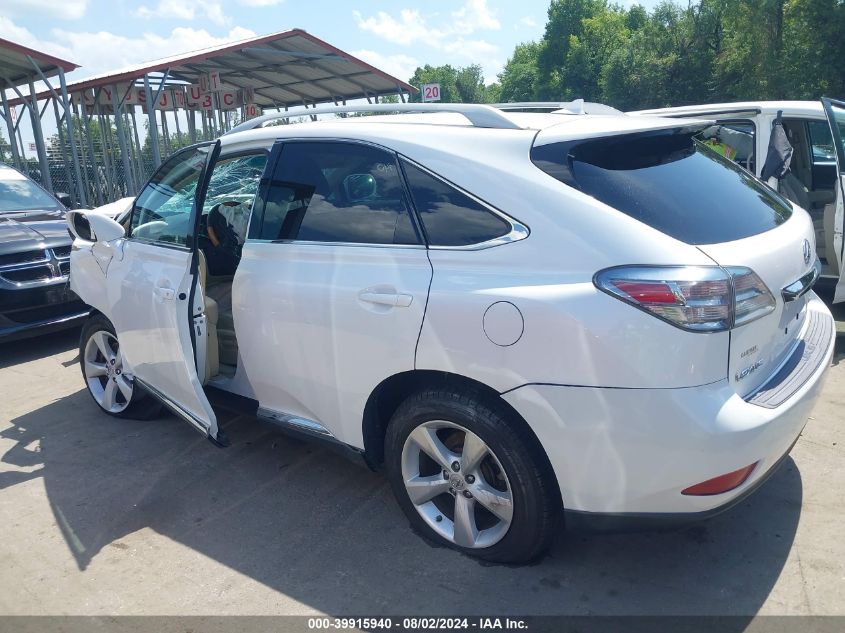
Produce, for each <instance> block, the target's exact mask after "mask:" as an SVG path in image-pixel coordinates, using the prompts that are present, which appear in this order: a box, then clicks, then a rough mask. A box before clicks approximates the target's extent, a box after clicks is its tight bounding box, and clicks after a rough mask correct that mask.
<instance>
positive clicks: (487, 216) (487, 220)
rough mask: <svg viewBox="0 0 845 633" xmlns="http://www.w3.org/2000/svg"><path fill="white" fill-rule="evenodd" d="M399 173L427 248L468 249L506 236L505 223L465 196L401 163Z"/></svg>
mask: <svg viewBox="0 0 845 633" xmlns="http://www.w3.org/2000/svg"><path fill="white" fill-rule="evenodd" d="M402 169H403V170H404V171H405V176H406V178H407V179H408V188H409V189H410V190H411V196H412V197H413V199H414V206H416V208H417V211H418V212H419V214H420V219H421V220H422V223H423V226H424V227H425V233H426V236H427V237H428V243H429V244H430V245H431V246H470V245H472V244H481V243H483V242H489V241H490V240H493V239H496V238H497V237H502V236H503V235H507V234H508V233H510V231H511V225H510V223H509V222H507V221H506V220H504V219H503V218H501V217H499V216H498V215H496V214H495V213H493V212H491V211H490V210H489V209H487V208H486V207H484V206H483V205H482V204H481V203H479V202H476V201H475V200H473V199H472V198H470V197H469V196H467V195H466V194H463V193H461V192H460V191H458V190H457V189H455V188H454V187H451V186H450V185H448V184H447V183H445V182H443V181H442V180H440V179H438V178H435V177H434V176H432V175H430V174H428V173H426V172H425V171H423V170H422V169H420V168H419V167H416V166H414V165H412V164H411V163H409V162H406V161H404V160H403V161H402Z"/></svg>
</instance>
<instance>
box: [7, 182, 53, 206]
mask: <svg viewBox="0 0 845 633" xmlns="http://www.w3.org/2000/svg"><path fill="white" fill-rule="evenodd" d="M58 208H59V204H58V202H56V200H55V199H54V198H53V197H52V196H51V195H50V194H49V193H47V192H46V191H44V190H43V189H42V188H41V187H39V186H38V185H36V184H35V183H34V182H32V181H31V180H27V179H24V178H21V179H19V180H18V179H15V180H0V213H9V212H11V211H32V210H35V209H39V210H40V209H58Z"/></svg>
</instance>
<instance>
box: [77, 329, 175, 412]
mask: <svg viewBox="0 0 845 633" xmlns="http://www.w3.org/2000/svg"><path fill="white" fill-rule="evenodd" d="M79 364H80V367H81V369H82V377H83V379H84V380H85V386H86V387H87V388H88V393H89V394H91V397H92V398H93V399H94V402H96V403H97V406H99V407H100V409H102V410H103V411H105V412H106V413H108V414H109V415H113V416H115V417H119V418H133V419H142V420H146V419H150V418H152V417H154V416H156V415H158V414H159V413H160V412H161V405H160V404H159V403H158V402H156V401H155V400H153V398H151V397H150V396H149V395H148V394H146V393H144V392H143V391H141V390H140V389H138V388H137V387H136V386H135V384H134V381H133V380H132V377H131V376H130V375H128V374H126V373H124V367H123V355H122V354H121V352H120V343H119V341H118V340H117V335H116V334H115V332H114V327H113V326H112V324H111V322H110V321H109V320H108V319H106V318H105V317H104V316H102V315H99V314H98V315H95V316H93V317H91V318H90V319H89V320H88V321H87V322H86V323H85V325H84V326H83V328H82V336H81V337H80V342H79Z"/></svg>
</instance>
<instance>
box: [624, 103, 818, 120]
mask: <svg viewBox="0 0 845 633" xmlns="http://www.w3.org/2000/svg"><path fill="white" fill-rule="evenodd" d="M732 110H736V111H759V112H760V114H771V115H776V114H777V113H778V111H780V110H782V111H783V114H784V116H787V117H789V116H808V117H811V118H824V107H823V106H822V104H821V101H737V102H735V103H708V104H703V105H688V106H678V107H674V108H655V109H651V110H637V111H636V112H630V113H629V114H635V115H650V114H654V115H658V116H659V115H661V114H670V113H671V114H702V115H704V116H706V115H707V114H715V113H718V112H726V111H728V112H730V111H732Z"/></svg>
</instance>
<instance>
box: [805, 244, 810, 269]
mask: <svg viewBox="0 0 845 633" xmlns="http://www.w3.org/2000/svg"><path fill="white" fill-rule="evenodd" d="M804 263H805V264H809V263H810V240H804Z"/></svg>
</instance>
